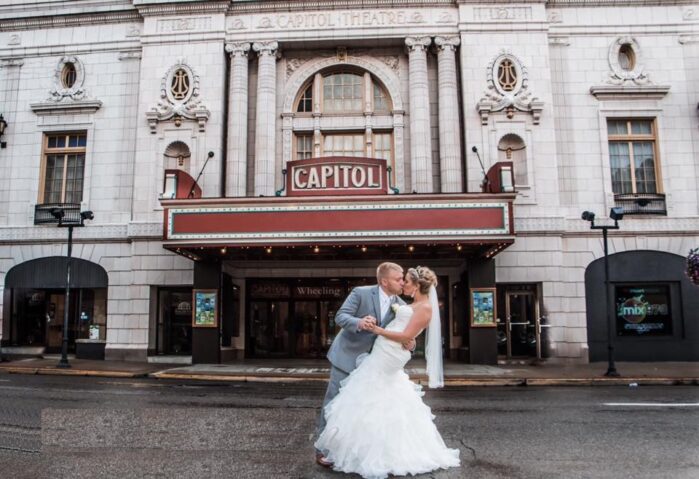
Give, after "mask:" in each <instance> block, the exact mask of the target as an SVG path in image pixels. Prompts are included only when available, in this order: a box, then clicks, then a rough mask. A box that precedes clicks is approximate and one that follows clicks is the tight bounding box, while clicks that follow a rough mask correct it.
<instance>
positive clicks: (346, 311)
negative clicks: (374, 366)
mask: <svg viewBox="0 0 699 479" xmlns="http://www.w3.org/2000/svg"><path fill="white" fill-rule="evenodd" d="M395 302H396V303H398V304H405V302H404V301H403V300H402V299H400V298H398V297H396V300H395ZM380 314H381V299H380V297H379V286H378V285H374V286H359V287H357V288H354V289H353V290H352V292H351V293H350V295H349V296H347V299H346V300H345V302H344V303H343V304H342V306H341V307H340V309H338V310H337V314H336V315H335V322H336V323H337V324H339V325H340V327H341V328H342V331H340V333H339V334H338V335H337V336H336V337H335V340H334V341H333V343H332V345H331V346H330V351H328V359H329V360H330V363H331V364H332V365H333V366H335V367H336V368H338V369H341V370H342V371H345V372H346V373H350V372H352V371H353V370H354V368H356V361H357V357H358V356H359V355H361V354H364V353H368V352H369V351H370V350H371V347H372V346H373V345H374V341H375V340H376V335H375V334H374V333H370V332H369V331H358V330H357V326H358V324H359V321H360V320H361V319H362V318H363V317H364V316H366V315H371V316H373V317H375V318H377V319H378V318H379V316H380ZM394 317H395V314H394V312H393V308H388V312H387V313H386V316H384V317H383V318H382V319H381V326H383V327H385V326H386V325H387V324H388V323H390V322H391V321H393V318H394Z"/></svg>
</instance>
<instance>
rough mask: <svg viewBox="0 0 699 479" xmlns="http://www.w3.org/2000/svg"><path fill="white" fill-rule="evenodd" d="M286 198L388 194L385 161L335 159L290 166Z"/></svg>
mask: <svg viewBox="0 0 699 479" xmlns="http://www.w3.org/2000/svg"><path fill="white" fill-rule="evenodd" d="M286 169H287V195H288V196H307V195H371V194H386V193H387V191H388V188H387V185H386V181H387V178H386V161H385V160H381V159H377V158H355V157H349V156H333V157H327V158H310V159H308V160H298V161H290V162H288V163H287V167H286Z"/></svg>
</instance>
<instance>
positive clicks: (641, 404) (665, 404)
mask: <svg viewBox="0 0 699 479" xmlns="http://www.w3.org/2000/svg"><path fill="white" fill-rule="evenodd" d="M604 405H605V406H619V407H628V406H631V407H634V406H635V407H699V402H684V403H682V402H680V403H672V402H606V403H604Z"/></svg>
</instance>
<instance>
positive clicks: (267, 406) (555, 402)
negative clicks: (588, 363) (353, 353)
mask: <svg viewBox="0 0 699 479" xmlns="http://www.w3.org/2000/svg"><path fill="white" fill-rule="evenodd" d="M323 392H324V384H323V383H319V382H298V383H288V384H282V383H272V382H270V383H264V382H261V383H242V382H241V383H206V382H202V381H197V382H183V381H165V380H153V379H106V378H105V379H101V378H80V377H73V378H71V377H51V376H26V375H8V374H3V375H0V477H3V478H4V477H7V478H13V479H18V478H24V477H27V478H29V477H31V478H36V477H54V478H55V477H71V478H82V477H85V478H88V477H89V478H96V477H100V478H101V477H119V478H127V477H148V478H156V477H157V478H161V477H162V478H170V477H196V478H199V479H203V478H208V477H231V478H248V477H250V478H253V477H254V478H272V477H274V478H277V477H281V478H286V477H289V478H334V477H349V476H342V475H341V474H337V473H333V472H330V471H325V470H322V469H321V468H319V467H318V466H316V465H315V464H314V463H313V462H312V446H311V441H310V434H311V433H312V431H313V424H314V421H315V417H316V414H317V411H318V409H317V408H318V406H319V405H320V402H321V398H322V395H323ZM425 397H426V401H427V403H428V404H429V405H430V406H431V407H432V408H433V412H434V413H435V414H436V415H437V424H438V426H439V428H440V430H441V431H442V434H443V436H444V438H445V440H446V442H447V443H448V444H449V445H450V446H452V447H458V448H459V449H461V451H462V461H463V466H462V467H461V468H460V469H457V470H450V471H446V472H439V473H435V474H433V475H425V476H422V477H434V478H438V479H443V478H461V477H470V478H592V477H594V478H625V477H629V478H634V479H639V478H668V479H669V478H672V479H682V478H687V479H689V478H697V477H699V459H698V458H697V455H696V451H697V450H699V406H698V404H699V389H698V388H697V387H695V386H673V387H655V386H641V387H619V386H617V387H601V386H599V387H569V388H564V387H557V388H544V387H541V388H537V387H514V388H450V389H448V390H440V391H428V392H427V395H426V396H425Z"/></svg>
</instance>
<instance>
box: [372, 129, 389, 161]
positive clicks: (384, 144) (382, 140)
mask: <svg viewBox="0 0 699 479" xmlns="http://www.w3.org/2000/svg"><path fill="white" fill-rule="evenodd" d="M392 147H393V137H392V136H391V134H390V133H374V158H381V159H383V160H386V162H387V163H388V164H389V165H390V164H391V158H392V150H393V148H392Z"/></svg>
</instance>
